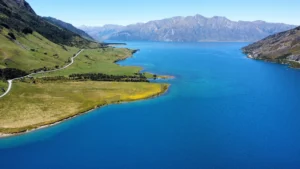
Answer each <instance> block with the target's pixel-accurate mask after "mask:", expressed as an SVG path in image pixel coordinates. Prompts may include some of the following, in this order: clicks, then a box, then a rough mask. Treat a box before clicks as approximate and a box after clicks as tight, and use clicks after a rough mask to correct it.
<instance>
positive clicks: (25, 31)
mask: <svg viewBox="0 0 300 169" xmlns="http://www.w3.org/2000/svg"><path fill="white" fill-rule="evenodd" d="M22 32H23V33H24V34H26V35H27V34H32V33H33V30H32V29H31V28H25V29H23V30H22Z"/></svg>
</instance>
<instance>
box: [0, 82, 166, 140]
mask: <svg viewBox="0 0 300 169" xmlns="http://www.w3.org/2000/svg"><path fill="white" fill-rule="evenodd" d="M170 86H171V85H170V84H166V88H164V89H163V90H162V91H161V92H159V93H156V94H154V95H151V96H148V97H144V98H140V99H132V100H120V101H116V102H113V103H110V104H105V105H98V106H96V107H95V108H92V109H90V110H88V111H84V112H78V113H77V114H75V115H70V116H69V117H66V118H63V119H61V120H58V121H56V122H49V124H45V125H41V126H39V127H36V128H34V129H30V130H26V131H22V132H16V133H0V139H2V138H8V137H14V136H19V135H23V134H28V133H31V132H34V131H37V130H41V129H44V128H48V127H52V126H55V125H58V124H60V123H63V122H65V121H68V120H72V119H74V118H77V117H79V116H81V115H85V114H88V113H90V112H92V111H94V110H97V109H101V108H103V107H105V106H110V105H115V104H124V103H131V102H136V101H143V100H148V99H154V98H157V97H159V96H162V95H164V94H166V93H167V92H168V91H169V88H170Z"/></svg>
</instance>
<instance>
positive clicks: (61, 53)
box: [0, 0, 102, 79]
mask: <svg viewBox="0 0 300 169" xmlns="http://www.w3.org/2000/svg"><path fill="white" fill-rule="evenodd" d="M101 46H102V44H99V43H96V42H94V41H90V40H87V39H85V38H82V37H81V36H80V35H78V34H76V33H74V32H71V31H69V30H67V29H65V28H61V27H59V26H56V25H54V24H52V23H49V22H48V21H47V20H45V19H44V18H42V17H40V16H38V15H37V14H36V13H35V12H34V10H33V9H32V8H31V7H30V5H29V4H28V3H27V2H26V1H24V0H0V72H10V73H9V74H10V75H11V76H13V77H18V75H23V74H29V73H32V72H37V71H41V70H44V71H46V70H53V69H57V68H60V67H63V66H64V65H66V63H69V62H70V57H71V56H73V55H74V54H76V53H77V52H78V51H79V50H80V49H81V48H86V49H87V48H97V47H101ZM11 76H10V77H11ZM1 77H2V79H3V74H1V73H0V79H1Z"/></svg>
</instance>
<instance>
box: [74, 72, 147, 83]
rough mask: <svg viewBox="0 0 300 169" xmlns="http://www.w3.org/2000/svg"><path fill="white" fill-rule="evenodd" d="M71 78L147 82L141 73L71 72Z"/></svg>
mask: <svg viewBox="0 0 300 169" xmlns="http://www.w3.org/2000/svg"><path fill="white" fill-rule="evenodd" d="M69 78H70V79H71V80H93V81H116V82H149V80H148V79H147V77H146V76H144V75H143V74H138V75H134V76H133V75H132V76H127V75H107V74H103V73H86V74H71V75H70V76H69Z"/></svg>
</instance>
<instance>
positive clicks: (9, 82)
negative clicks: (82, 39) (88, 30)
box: [0, 49, 84, 98]
mask: <svg viewBox="0 0 300 169" xmlns="http://www.w3.org/2000/svg"><path fill="white" fill-rule="evenodd" d="M82 51H84V49H81V50H80V51H79V52H78V53H77V54H76V55H75V56H73V57H71V63H69V64H68V65H66V66H64V67H62V68H59V69H55V70H49V71H41V72H37V73H31V74H29V75H27V76H23V77H18V78H15V79H11V80H8V81H7V82H8V88H7V90H6V91H5V93H3V94H2V95H1V96H0V98H2V97H4V96H6V95H7V94H8V93H9V92H10V91H11V88H12V83H13V81H14V80H18V79H22V78H24V77H31V76H33V75H37V74H42V73H50V72H56V71H59V70H63V69H66V68H68V67H69V66H71V65H72V64H73V63H74V59H75V58H76V57H77V56H78V55H79V54H80V53H81V52H82Z"/></svg>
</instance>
